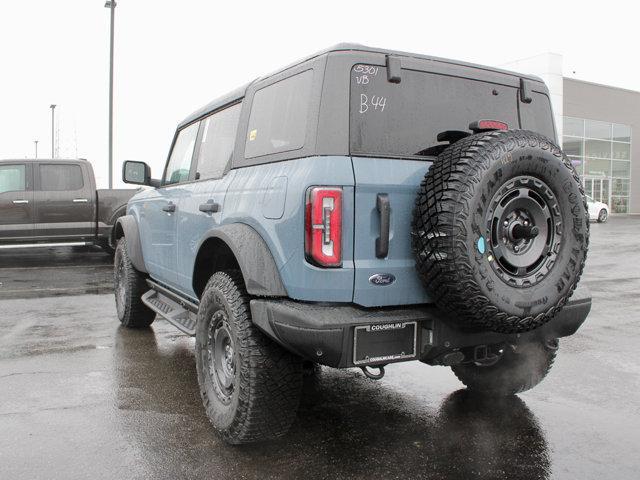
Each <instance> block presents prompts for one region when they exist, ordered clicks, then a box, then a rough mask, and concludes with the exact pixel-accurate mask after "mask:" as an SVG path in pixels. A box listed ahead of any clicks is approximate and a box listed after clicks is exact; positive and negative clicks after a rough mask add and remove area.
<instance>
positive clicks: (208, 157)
mask: <svg viewBox="0 0 640 480" xmlns="http://www.w3.org/2000/svg"><path fill="white" fill-rule="evenodd" d="M240 109H241V104H237V105H233V106H231V107H228V108H225V109H224V110H221V111H219V112H216V113H214V114H213V115H210V116H208V117H207V118H205V119H203V120H202V138H201V139H200V145H199V147H198V168H197V171H198V173H199V174H200V178H218V177H220V176H221V175H222V173H223V172H224V169H225V167H226V166H227V164H228V163H229V160H230V159H231V154H232V153H233V146H234V144H235V140H236V132H237V130H238V118H239V117H240Z"/></svg>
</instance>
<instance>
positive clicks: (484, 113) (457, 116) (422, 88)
mask: <svg viewBox="0 0 640 480" xmlns="http://www.w3.org/2000/svg"><path fill="white" fill-rule="evenodd" d="M517 101H518V100H517V89H516V88H514V87H508V86H504V85H497V84H493V83H487V82H481V81H477V80H471V79H467V78H461V77H452V76H446V75H441V74H436V73H427V72H421V71H416V70H406V69H403V70H402V79H401V82H400V83H391V82H389V81H387V69H386V68H385V67H378V66H373V65H361V64H358V65H355V66H354V67H353V69H352V71H351V103H350V116H351V121H350V125H351V128H350V130H351V131H350V135H351V139H350V144H351V152H352V153H353V154H365V155H380V156H402V157H404V156H412V155H416V154H418V153H419V152H421V151H423V150H425V149H427V148H429V147H433V146H435V145H436V144H438V143H439V142H438V141H437V139H436V137H437V135H438V133H439V132H444V131H446V130H462V131H469V124H470V123H471V122H474V121H477V120H482V119H490V120H499V121H502V122H505V123H507V124H508V125H509V128H518V125H519V122H518V110H517V109H518V105H517ZM547 121H549V122H550V121H551V118H550V117H547Z"/></svg>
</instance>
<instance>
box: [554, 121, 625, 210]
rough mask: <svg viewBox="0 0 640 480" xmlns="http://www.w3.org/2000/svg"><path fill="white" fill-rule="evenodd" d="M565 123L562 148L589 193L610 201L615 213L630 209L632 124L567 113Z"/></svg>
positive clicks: (603, 200)
mask: <svg viewBox="0 0 640 480" xmlns="http://www.w3.org/2000/svg"><path fill="white" fill-rule="evenodd" d="M563 126H564V132H563V135H564V136H563V137H562V144H563V147H562V148H563V150H564V152H565V153H566V154H567V155H568V157H569V159H570V160H571V163H572V164H573V166H574V167H575V169H576V171H577V172H578V175H580V178H581V179H582V183H583V184H584V188H585V192H586V194H587V195H589V196H590V197H592V198H595V199H597V200H598V201H602V202H605V203H608V204H609V206H610V207H611V212H612V213H628V211H629V192H630V182H631V180H630V179H631V160H632V159H631V134H632V132H631V127H630V126H629V125H622V124H618V123H609V122H602V121H598V120H588V119H581V118H575V117H564V118H563Z"/></svg>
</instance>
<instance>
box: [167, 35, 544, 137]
mask: <svg viewBox="0 0 640 480" xmlns="http://www.w3.org/2000/svg"><path fill="white" fill-rule="evenodd" d="M348 51H353V52H366V53H381V54H385V55H398V56H400V57H410V58H416V59H421V60H430V61H433V62H441V63H448V64H451V65H460V66H464V67H471V68H476V69H480V70H486V71H490V72H496V73H502V74H505V75H511V76H514V77H519V78H526V79H528V80H533V81H536V82H543V81H542V79H541V78H539V77H536V76H535V75H525V74H520V73H516V72H512V71H509V70H502V69H500V68H494V67H487V66H485V65H478V64H474V63H468V62H462V61H459V60H451V59H447V58H440V57H432V56H429V55H422V54H418V53H409V52H402V51H397V50H389V49H384V48H376V47H367V46H365V45H361V44H358V43H339V44H337V45H334V46H332V47H329V48H326V49H324V50H321V51H319V52H316V53H314V54H311V55H309V56H307V57H304V58H302V59H300V60H298V61H296V62H294V63H291V64H289V65H287V66H285V67H283V68H280V69H278V70H276V71H274V72H271V73H270V74H268V75H264V76H262V77H258V78H256V79H255V80H253V81H252V82H249V83H247V84H245V85H243V86H242V87H240V88H237V89H236V90H234V91H232V92H230V93H228V94H226V95H223V96H222V97H218V98H217V99H215V100H213V101H211V102H209V103H208V104H207V105H205V106H204V107H202V108H200V109H198V110H196V111H195V112H193V113H192V114H191V115H189V116H188V117H186V118H185V119H184V120H183V121H182V122H180V124H179V125H178V129H180V128H182V127H184V126H185V125H188V124H190V123H192V122H193V121H195V120H197V119H199V118H201V117H203V116H205V115H207V114H208V113H210V112H213V111H214V110H217V109H219V108H220V107H223V106H225V105H227V104H229V103H231V102H233V101H234V100H238V99H239V98H242V97H243V96H244V95H245V92H246V91H247V88H248V87H249V86H250V85H251V84H253V83H255V82H257V81H260V80H262V79H265V78H268V77H271V76H273V75H277V74H278V73H280V72H283V71H285V70H287V69H289V68H292V67H295V66H296V65H299V64H301V63H304V62H306V61H309V60H312V59H314V58H316V57H319V56H321V55H325V54H328V53H331V52H348Z"/></svg>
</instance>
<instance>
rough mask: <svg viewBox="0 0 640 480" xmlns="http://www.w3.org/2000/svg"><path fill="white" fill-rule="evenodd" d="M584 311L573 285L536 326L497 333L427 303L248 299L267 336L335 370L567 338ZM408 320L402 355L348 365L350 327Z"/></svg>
mask: <svg viewBox="0 0 640 480" xmlns="http://www.w3.org/2000/svg"><path fill="white" fill-rule="evenodd" d="M590 310H591V295H590V293H589V291H588V289H587V288H586V287H579V288H578V289H577V290H576V291H575V293H574V294H573V296H572V297H571V300H570V301H569V302H568V303H567V305H566V306H565V307H564V308H563V309H562V310H561V311H560V312H559V313H558V314H556V315H555V316H554V317H553V318H552V319H551V320H550V321H549V322H547V323H546V324H545V325H543V326H542V327H540V328H538V329H536V330H533V331H530V332H526V333H521V334H501V333H494V332H467V331H463V330H460V329H458V328H455V327H453V326H451V325H450V324H449V322H447V321H446V314H445V313H443V312H442V311H441V310H440V309H438V308H437V307H435V306H432V305H421V306H417V307H411V308H402V309H398V308H375V309H372V308H361V307H356V306H354V305H345V304H330V303H302V302H295V301H292V300H282V299H280V300H275V299H255V300H251V315H252V318H253V322H254V323H255V324H256V325H257V326H258V328H260V329H261V330H262V331H263V332H264V333H266V334H267V335H268V336H269V337H271V338H272V339H273V340H275V341H276V342H278V343H279V344H281V345H282V346H283V347H285V348H286V349H287V350H290V351H292V352H294V353H297V354H298V355H300V356H302V357H303V358H305V359H307V360H311V361H313V362H316V363H320V364H323V365H328V366H330V367H337V368H347V367H353V366H363V365H365V364H366V365H380V364H387V363H392V362H398V361H408V360H421V361H423V362H425V363H429V364H435V365H437V364H444V363H446V360H445V359H446V358H447V355H448V354H450V353H452V352H457V351H460V350H464V349H465V348H466V347H475V346H479V345H495V344H500V343H516V342H520V341H525V340H529V339H531V340H532V339H541V340H545V339H552V338H560V337H567V336H569V335H573V334H574V333H575V332H576V331H577V330H578V328H580V326H581V325H582V323H584V321H585V320H586V318H587V315H588V314H589V311H590ZM413 322H415V323H416V325H417V328H416V333H417V334H416V339H415V346H416V348H415V349H414V351H413V352H410V354H407V355H403V356H402V358H392V359H389V358H386V359H384V360H374V361H370V362H362V361H357V365H356V363H354V362H356V360H355V358H354V332H355V330H356V327H358V326H372V325H382V324H411V323H413Z"/></svg>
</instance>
